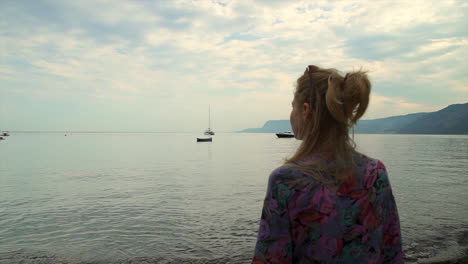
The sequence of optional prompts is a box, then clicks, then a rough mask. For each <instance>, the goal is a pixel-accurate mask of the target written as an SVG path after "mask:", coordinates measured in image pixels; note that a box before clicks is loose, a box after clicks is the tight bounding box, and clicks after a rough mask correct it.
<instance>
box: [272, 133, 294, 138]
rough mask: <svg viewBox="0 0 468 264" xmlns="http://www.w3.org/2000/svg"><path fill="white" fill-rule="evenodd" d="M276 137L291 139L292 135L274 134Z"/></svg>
mask: <svg viewBox="0 0 468 264" xmlns="http://www.w3.org/2000/svg"><path fill="white" fill-rule="evenodd" d="M276 136H277V137H278V138H293V137H294V135H293V134H283V133H276Z"/></svg>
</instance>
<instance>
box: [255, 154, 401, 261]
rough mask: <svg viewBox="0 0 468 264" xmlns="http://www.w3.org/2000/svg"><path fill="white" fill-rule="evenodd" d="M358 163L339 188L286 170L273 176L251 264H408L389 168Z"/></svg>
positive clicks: (375, 162)
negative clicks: (403, 249) (352, 175)
mask: <svg viewBox="0 0 468 264" xmlns="http://www.w3.org/2000/svg"><path fill="white" fill-rule="evenodd" d="M354 160H355V164H356V168H355V171H354V177H350V179H349V180H346V181H345V182H343V183H341V184H340V185H324V184H321V183H319V182H318V181H317V180H315V179H314V178H313V177H311V176H308V175H307V174H305V173H303V172H301V171H300V170H298V169H297V168H292V167H288V166H287V165H284V166H282V167H279V168H278V169H276V170H274V171H273V172H272V174H271V175H270V178H269V183H268V190H267V194H266V198H265V202H264V206H263V211H262V216H261V221H260V227H259V232H258V238H257V243H256V247H255V253H254V257H253V260H252V263H255V264H258V263H299V264H305V263H403V251H402V246H401V234H400V222H399V218H398V212H397V206H396V203H395V199H394V196H393V194H392V188H391V186H390V182H389V179H388V175H387V171H386V169H385V166H384V164H383V163H382V162H380V161H379V160H375V159H371V158H368V157H366V156H364V155H362V154H356V155H355V157H354ZM325 177H328V176H326V175H325ZM328 178H329V177H328Z"/></svg>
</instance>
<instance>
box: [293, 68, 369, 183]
mask: <svg viewBox="0 0 468 264" xmlns="http://www.w3.org/2000/svg"><path fill="white" fill-rule="evenodd" d="M370 90H371V83H370V81H369V79H368V77H367V74H366V72H364V71H362V70H358V71H355V72H351V73H347V74H346V75H345V76H342V75H340V74H339V73H338V71H337V70H335V69H320V68H318V67H316V66H309V67H308V69H307V70H306V72H305V73H304V74H303V75H302V76H301V77H299V79H298V80H297V84H296V89H295V91H294V100H295V101H296V103H298V105H303V104H304V103H308V104H309V105H310V106H311V110H312V111H311V115H309V116H307V117H306V119H305V120H304V121H303V122H302V124H301V125H300V127H301V131H300V134H301V135H302V143H301V145H300V146H299V148H298V149H297V150H296V153H295V154H294V155H293V156H292V157H290V158H289V159H286V165H288V166H292V167H297V168H299V169H301V170H303V171H305V172H308V174H311V175H312V176H314V177H315V178H316V179H318V180H319V181H322V182H326V181H327V179H326V178H325V177H323V173H326V174H328V175H330V176H332V178H333V180H334V182H341V181H343V180H345V179H346V178H347V177H351V176H352V175H353V171H354V162H353V153H354V152H355V146H356V145H355V143H354V141H353V140H352V137H350V135H349V129H350V128H352V127H353V126H354V125H355V124H356V122H357V121H358V120H359V118H361V117H362V115H363V114H364V112H365V111H366V109H367V106H368V104H369V95H370ZM323 150H326V151H327V155H326V159H327V162H326V164H325V163H317V162H315V163H312V164H307V163H298V161H301V160H303V159H305V158H307V157H308V156H309V155H311V154H313V153H317V152H320V151H323ZM327 164H328V165H327Z"/></svg>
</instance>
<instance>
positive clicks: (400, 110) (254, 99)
mask: <svg viewBox="0 0 468 264" xmlns="http://www.w3.org/2000/svg"><path fill="white" fill-rule="evenodd" d="M309 64H314V65H318V66H320V67H322V68H336V69H338V70H339V71H340V72H342V73H343V74H344V73H346V72H349V71H352V70H357V69H361V68H362V69H364V70H367V71H368V74H369V77H370V80H371V82H372V95H371V100H370V106H369V108H368V111H367V113H366V114H365V116H364V117H363V119H374V118H381V117H388V116H394V115H403V114H408V113H416V112H432V111H437V110H440V109H442V108H444V107H446V106H448V105H450V104H456V103H466V102H468V1H465V0H460V1H455V0H445V1H440V0H435V1H428V0H425V1H419V0H414V1H394V0H392V1H390V0H388V1H386V0H382V1H353V0H349V1H315V0H314V1H288V0H249V1H242V0H239V1H227V0H226V1H224V0H219V1H209V0H198V1H163V0H161V1H147V0H134V1H124V0H121V1H100V0H99V1H97V0H93V1H86V0H83V1H81V0H80V1H63V0H57V1H52V0H51V1H48V0H40V1H26V0H19V1H14V0H2V1H0V130H10V131H122V132H123V131H128V132H136V131H139V132H203V131H204V130H205V129H206V128H207V126H208V109H209V107H210V108H211V124H212V129H213V130H214V131H215V132H231V131H237V130H241V129H245V128H253V127H261V126H262V125H263V124H264V123H265V122H266V121H267V120H278V119H288V118H289V113H290V111H291V101H292V97H293V91H294V84H295V81H296V80H297V78H298V77H299V76H300V75H301V74H302V73H303V72H304V70H305V68H306V66H307V65H309Z"/></svg>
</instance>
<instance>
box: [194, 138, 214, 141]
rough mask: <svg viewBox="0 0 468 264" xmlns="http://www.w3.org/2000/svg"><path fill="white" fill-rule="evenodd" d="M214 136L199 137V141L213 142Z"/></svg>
mask: <svg viewBox="0 0 468 264" xmlns="http://www.w3.org/2000/svg"><path fill="white" fill-rule="evenodd" d="M212 141H213V138H211V137H197V142H212Z"/></svg>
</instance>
